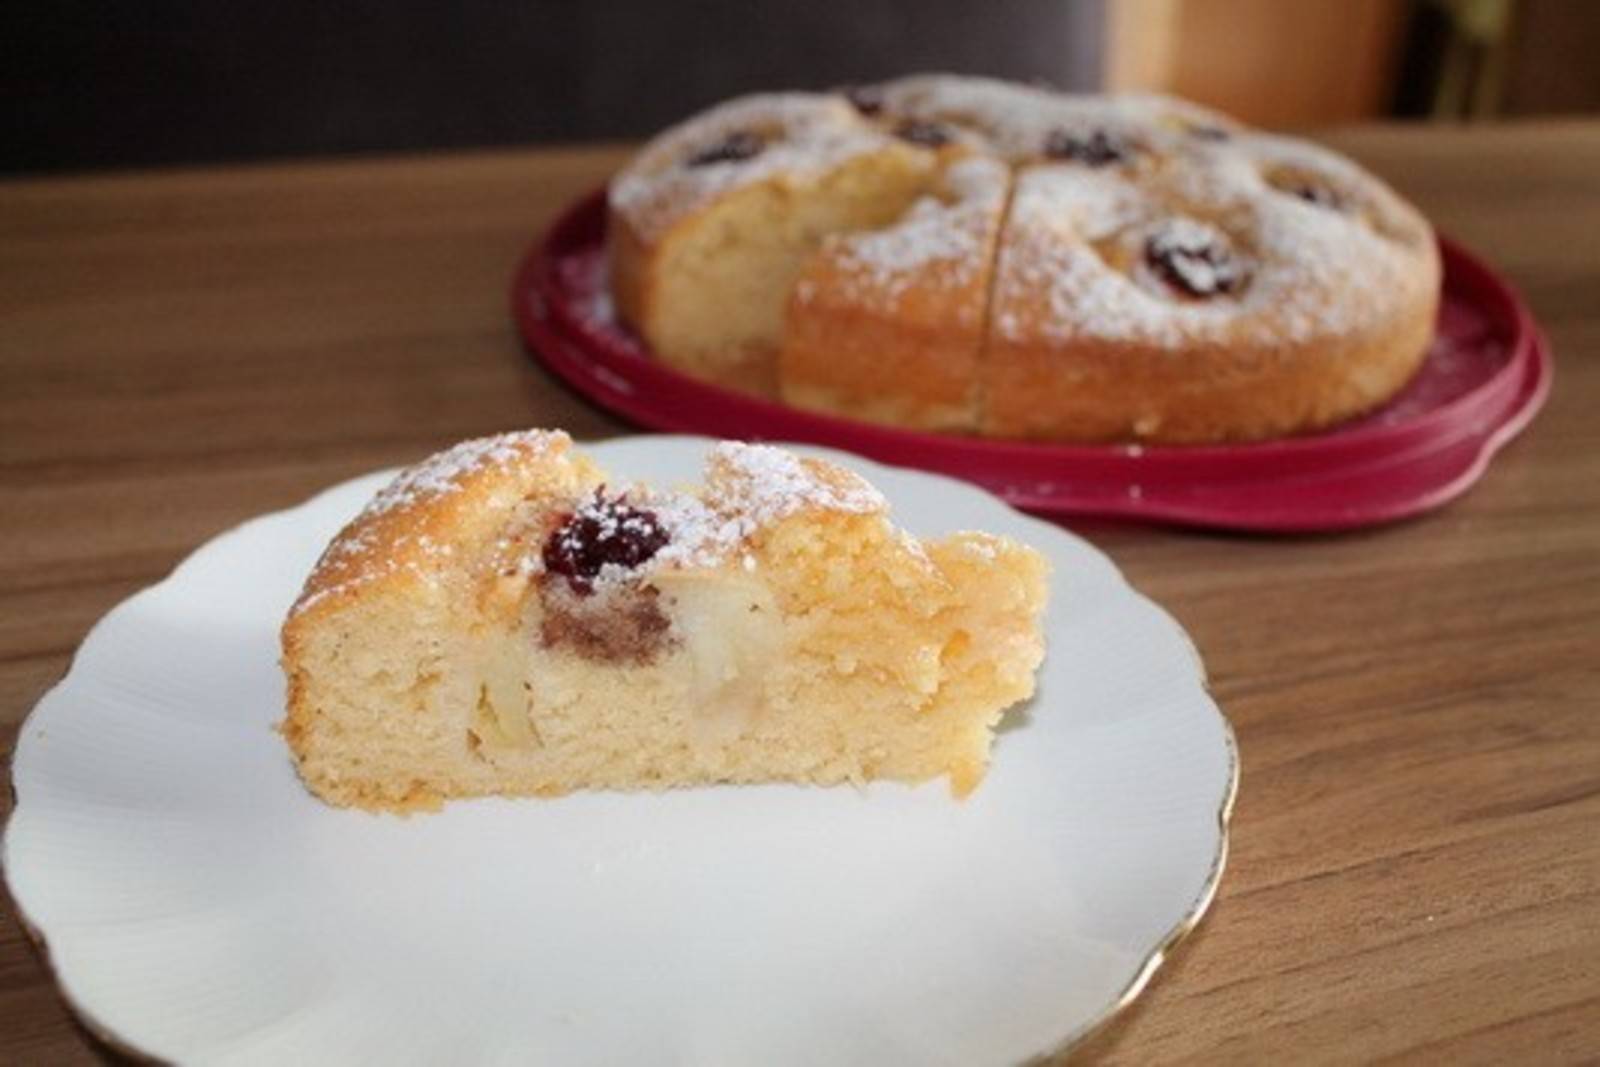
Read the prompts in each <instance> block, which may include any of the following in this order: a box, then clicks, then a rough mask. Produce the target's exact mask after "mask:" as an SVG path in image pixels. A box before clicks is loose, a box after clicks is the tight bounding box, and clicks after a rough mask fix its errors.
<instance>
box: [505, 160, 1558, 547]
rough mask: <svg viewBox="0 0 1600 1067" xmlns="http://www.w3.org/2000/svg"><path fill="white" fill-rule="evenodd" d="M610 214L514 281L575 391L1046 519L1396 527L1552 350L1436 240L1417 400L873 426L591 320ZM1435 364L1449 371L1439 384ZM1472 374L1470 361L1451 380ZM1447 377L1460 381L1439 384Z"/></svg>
mask: <svg viewBox="0 0 1600 1067" xmlns="http://www.w3.org/2000/svg"><path fill="white" fill-rule="evenodd" d="M605 214H606V208H605V192H604V190H597V191H595V192H593V193H591V194H589V195H587V196H585V197H583V198H581V199H580V200H578V201H577V202H575V203H574V204H573V205H572V206H571V207H569V208H568V209H567V211H565V212H564V213H563V214H562V215H561V216H560V217H558V218H557V219H556V220H555V222H554V223H553V224H552V225H551V227H550V228H549V230H547V231H546V233H545V234H544V235H543V236H542V237H541V238H540V239H539V240H538V241H537V242H535V244H534V245H533V247H532V248H531V249H530V250H529V251H528V253H527V255H526V256H525V257H524V258H523V260H522V262H521V264H520V265H519V266H518V268H517V271H516V275H515V277H514V279H513V282H512V290H511V304H512V312H513V315H514V316H515V318H516V321H517V324H518V327H519V328H520V330H521V332H522V336H523V339H524V341H525V342H526V344H527V346H528V348H529V351H530V352H531V353H532V354H533V355H534V356H535V357H536V358H537V359H538V360H539V361H540V362H541V363H543V364H544V366H546V367H547V368H549V369H550V370H551V371H552V372H553V373H555V374H556V375H557V376H558V377H560V378H561V379H563V380H564V381H566V382H567V384H568V385H570V386H571V387H572V388H573V389H575V390H576V391H577V392H578V393H580V394H582V395H583V396H585V397H587V398H588V399H589V400H591V401H593V402H594V403H596V404H598V405H600V406H601V407H603V408H605V409H607V410H609V411H612V412H614V413H616V414H618V415H621V416H623V417H624V418H626V419H629V420H630V421H633V422H636V423H638V424H640V425H642V426H646V427H649V428H651V429H655V430H663V431H670V432H676V433H703V434H709V435H713V436H718V437H734V438H744V439H760V440H768V441H789V442H798V443H806V444H819V445H831V446H833V447H836V448H844V449H847V450H849V451H853V452H857V453H860V454H861V455H864V456H869V457H871V458H873V459H876V460H879V461H881V462H885V463H894V464H899V465H901V466H907V467H918V468H922V469H924V470H932V471H940V472H943V473H946V474H951V475H954V476H956V477H958V478H963V479H965V480H967V481H971V482H974V483H976V484H978V485H980V486H983V487H984V488H986V489H989V490H990V491H992V492H994V493H995V494H997V495H998V496H1000V497H1001V498H1002V499H1004V500H1006V501H1007V502H1009V503H1011V504H1013V505H1015V506H1017V507H1019V508H1023V509H1025V510H1028V511H1033V512H1037V513H1040V514H1045V515H1052V516H1101V517H1117V518H1132V519H1140V520H1146V521H1163V522H1173V523H1181V524H1185V525H1194V526H1211V527H1218V528H1225V529H1236V530H1259V531H1284V532H1289V531H1318V530H1339V529H1349V528H1353V527H1359V526H1367V525H1373V524H1376V523H1382V522H1389V521H1392V520H1395V519H1400V518H1405V517H1407V516H1410V515H1415V514H1418V513H1420V512H1423V511H1427V510H1430V509H1432V508H1436V507H1439V506H1440V505H1442V504H1444V503H1445V502H1447V501H1449V500H1451V499H1453V498H1454V497H1456V496H1458V495H1460V494H1461V493H1462V492H1464V491H1465V490H1466V489H1467V488H1468V487H1469V486H1470V485H1472V483H1473V482H1475V481H1477V479H1478V478H1479V477H1481V476H1482V474H1483V472H1484V470H1485V469H1486V467H1487V465H1488V462H1489V460H1490V459H1491V458H1492V457H1493V455H1494V453H1495V452H1496V451H1497V450H1498V449H1499V448H1500V447H1501V446H1502V445H1504V444H1505V443H1506V442H1507V441H1509V440H1510V439H1511V438H1512V437H1513V436H1515V435H1516V434H1517V432H1518V431H1520V430H1521V429H1522V428H1523V427H1524V426H1526V425H1527V424H1528V422H1529V421H1530V420H1531V419H1532V418H1533V416H1534V415H1535V413H1537V411H1538V409H1539V407H1540V406H1541V405H1542V404H1543V402H1544V399H1545V397H1546V396H1547V395H1548V393H1549V389H1550V379H1551V376H1552V365H1551V360H1550V354H1549V349H1548V346H1547V345H1546V344H1545V342H1544V339H1543V337H1542V336H1541V335H1540V333H1539V330H1538V328H1537V326H1536V325H1535V324H1534V321H1533V318H1532V316H1531V315H1530V314H1529V312H1528V309H1527V307H1526V306H1525V305H1524V304H1523V302H1522V300H1521V298H1520V297H1519V296H1518V295H1517V294H1516V292H1515V291H1514V290H1513V289H1512V288H1511V287H1510V285H1509V284H1507V283H1506V281H1505V280H1504V279H1502V278H1501V277H1500V276H1499V275H1498V274H1496V273H1495V272H1494V271H1493V270H1491V269H1490V268H1489V267H1487V266H1486V265H1485V264H1484V263H1483V262H1482V261H1480V260H1478V259H1477V258H1476V257H1475V256H1473V255H1472V254H1471V253H1469V252H1467V251H1466V250H1465V249H1464V248H1462V247H1461V246H1459V245H1457V244H1455V243H1454V242H1452V241H1450V240H1447V239H1443V238H1441V239H1440V242H1439V245H1440V250H1441V253H1442V255H1443V261H1444V294H1443V299H1442V300H1441V309H1440V331H1441V332H1440V334H1439V335H1438V336H1437V337H1436V339H1435V346H1434V349H1433V351H1431V352H1430V354H1429V357H1428V360H1427V361H1426V363H1425V365H1424V369H1423V371H1422V372H1421V373H1420V374H1419V376H1418V377H1419V382H1418V383H1416V387H1415V388H1416V391H1415V392H1413V390H1409V389H1408V390H1407V392H1405V393H1402V394H1401V396H1400V397H1399V398H1397V399H1396V400H1395V401H1394V402H1392V403H1391V404H1390V405H1389V406H1387V407H1386V408H1385V409H1383V410H1381V411H1380V412H1377V413H1374V414H1372V415H1368V416H1363V417H1362V418H1361V419H1358V420H1354V421H1353V422H1350V423H1346V424H1343V425H1341V426H1338V427H1335V428H1333V429H1331V430H1327V431H1323V432H1321V433H1317V434H1310V435H1306V436H1300V437H1290V438H1283V439H1279V440H1273V441H1263V442H1255V443H1250V444H1229V445H1204V446H1190V445H1185V446H1161V445H1143V446H1140V445H1120V444H1114V445H1076V444H1051V443H1048V442H1032V441H1007V440H998V439H992V438H977V437H963V436H959V435H945V434H930V433H920V432H915V431H909V430H898V429H893V428H889V427H884V426H876V425H872V424H870V423H863V422H855V421H852V420H849V419H842V418H836V417H833V416H828V415H821V414H816V413H814V412H809V411H803V410H800V409H798V408H792V407H788V406H786V405H783V404H780V403H776V402H774V401H770V400H765V399H762V398H759V397H754V396H749V395H746V394H743V393H737V392H733V391H730V390H727V389H723V388H720V387H718V386H715V385H710V384H708V383H706V382H703V381H700V380H698V379H695V378H691V377H689V376H687V375H685V374H682V373H680V372H678V371H676V370H674V369H672V368H671V367H668V366H667V365H665V364H663V363H660V362H657V361H656V360H654V359H652V358H650V355H649V352H648V350H647V349H646V348H645V347H644V345H643V344H642V342H640V341H639V340H638V339H637V338H636V337H634V336H633V335H631V334H629V333H627V332H626V331H625V330H624V329H622V328H620V327H618V326H617V325H616V324H615V323H612V322H609V321H604V320H602V319H601V318H600V317H598V316H597V315H596V314H595V313H594V308H595V300H596V296H597V287H596V285H595V284H594V281H595V279H593V278H590V277H585V274H586V273H592V272H588V271H586V269H585V268H588V267H590V266H592V264H593V262H594V261H595V257H596V256H597V255H598V252H599V249H600V246H601V243H602V240H603V235H604V228H605ZM1491 346H1497V347H1491ZM1445 360H1450V361H1452V362H1451V364H1450V366H1451V367H1452V368H1456V369H1454V370H1451V371H1449V372H1446V371H1444V370H1439V372H1438V373H1437V374H1434V371H1435V369H1436V368H1443V367H1444V366H1445V363H1444V362H1443V361H1445ZM1436 361H1439V362H1436ZM1466 364H1473V366H1470V367H1467V369H1466V370H1461V369H1460V368H1461V367H1463V366H1465V365H1466ZM1451 373H1453V374H1457V375H1458V376H1459V377H1460V378H1461V379H1462V380H1464V381H1465V382H1466V383H1467V384H1466V385H1461V384H1459V383H1455V384H1449V379H1448V377H1447V376H1446V375H1447V374H1451ZM1430 374H1433V376H1434V378H1436V379H1437V380H1438V381H1439V382H1442V383H1447V386H1441V387H1442V388H1444V387H1447V388H1453V389H1457V390H1458V391H1457V392H1455V393H1453V394H1449V395H1446V396H1443V397H1441V398H1439V399H1438V400H1437V402H1435V401H1434V400H1431V399H1428V398H1427V397H1426V389H1427V388H1428V387H1429V386H1428V385H1427V384H1425V383H1423V382H1422V381H1421V379H1424V378H1425V377H1427V376H1428V375H1430Z"/></svg>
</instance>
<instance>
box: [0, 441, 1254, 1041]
mask: <svg viewBox="0 0 1600 1067" xmlns="http://www.w3.org/2000/svg"><path fill="white" fill-rule="evenodd" d="M706 444H707V443H706V442H705V441H704V440H702V439H697V438H672V437H667V438H661V437H639V438H632V439H628V440H621V441H616V442H611V443H606V444H601V445H598V446H595V447H594V448H593V449H592V452H593V454H594V455H595V456H596V457H597V458H598V459H599V460H600V462H601V463H602V464H604V465H605V466H607V467H608V468H609V469H610V470H611V471H613V472H614V473H616V474H618V475H620V476H630V477H640V478H650V479H654V480H662V481H667V482H680V481H685V480H690V479H693V478H695V477H697V475H698V473H699V468H700V460H701V456H702V454H703V452H704V450H705V448H706ZM817 451H820V450H817ZM835 458H839V459H841V460H843V461H844V462H846V463H848V464H850V465H852V466H854V467H856V468H857V469H859V470H862V471H863V472H864V473H865V474H866V475H867V476H868V477H869V478H871V479H872V480H873V481H874V482H875V483H876V484H877V485H878V486H879V487H880V488H881V489H883V491H884V492H885V493H886V494H887V496H888V497H889V499H890V500H891V501H892V502H893V504H894V509H895V511H894V513H895V516H896V518H897V519H898V520H899V521H900V522H901V523H902V524H904V525H905V526H907V527H908V528H910V529H911V530H913V531H915V532H917V533H919V534H934V533H940V532H943V531H948V530H954V529H961V528H980V529H984V530H990V531H994V532H998V533H1005V534H1011V535H1013V536H1016V537H1019V538H1022V539H1023V540H1026V541H1028V542H1029V543H1031V544H1033V545H1035V546H1037V547H1038V548H1039V549H1040V550H1042V551H1043V552H1045V553H1046V554H1047V555H1048V556H1049V557H1050V558H1051V559H1052V561H1053V562H1054V564H1055V579H1054V588H1053V590H1052V594H1051V596H1052V601H1051V607H1050V613H1049V618H1048V628H1049V654H1048V656H1047V658H1046V660H1045V665H1044V668H1043V671H1042V674H1041V677H1040V685H1039V693H1038V696H1037V697H1036V698H1035V699H1034V700H1033V701H1032V703H1031V704H1029V705H1028V706H1027V707H1025V708H1021V709H1016V710H1013V711H1012V712H1011V714H1010V716H1009V717H1008V720H1007V722H1008V724H1009V725H1008V726H1007V727H1006V728H1005V729H1003V731H1002V732H1001V734H1000V736H999V738H998V740H997V743H996V746H995V751H994V763H993V766H992V767H991V769H990V771H989V775H988V777H987V778H986V779H985V780H984V783H983V785H982V786H981V787H980V788H979V789H978V791H977V792H976V793H974V794H973V795H972V796H971V797H970V798H968V799H967V800H966V801H965V802H957V801H955V800H952V799H951V797H950V794H949V791H948V789H947V788H946V786H945V784H944V783H943V782H942V781H940V782H936V783H931V784H929V785H926V786H921V787H918V788H907V787H904V786H900V785H894V784H877V785H873V786H871V787H869V788H865V789H861V790H854V789H849V788H840V789H814V788H797V787H789V786H762V787H721V788H710V789H696V790H686V791H678V792H672V793H666V794H660V795H651V794H641V795H625V794H601V793H594V794H580V795H576V796H570V797H564V798H561V799H556V800H516V801H508V800H498V799H492V800H484V801H472V802H465V803H456V804H452V805H450V806H449V807H447V808H446V809H445V810H444V811H443V812H442V813H439V814H435V815H425V816H417V817H412V818H399V817H394V816H377V815H370V814H365V813H362V812H356V811H338V810H335V809H332V808H329V807H326V806H324V805H323V804H321V803H319V802H318V801H316V800H315V799H313V798H312V797H311V796H310V795H309V794H307V793H306V791H305V790H304V789H303V788H302V787H301V785H300V783H299V781H298V779H297V778H296V777H295V774H294V771H293V769H292V767H291V765H290V763H289V760H288V757H287V754H286V751H285V749H284V746H283V743H282V741H281V740H280V739H279V737H278V735H277V734H276V733H274V731H273V729H272V727H273V724H274V723H275V722H276V721H277V720H278V718H279V716H280V714H281V712H282V705H283V684H282V681H281V678H280V676H279V672H278V666H277V629H278V623H279V621H280V620H281V619H282V617H283V614H284V612H285V611H286V610H287V608H288V606H289V604H290V602H291V600H293V598H294V596H295V594H296V592H297V591H298V589H299V585H300V582H301V581H302V579H303V578H304V576H305V574H306V572H307V570H308V569H309V568H310V566H311V564H312V562H313V560H314V559H315V558H316V556H317V554H318V552H319V551H320V550H321V549H322V547H323V545H324V544H325V543H326V542H327V541H328V539H329V538H330V537H331V536H332V535H333V533H334V532H335V531H336V530H337V529H338V528H339V526H340V525H341V524H342V523H344V522H345V521H346V520H347V519H348V518H350V516H352V515H353V514H354V513H355V512H356V511H357V510H358V509H359V508H360V507H361V505H362V504H363V503H364V502H365V501H366V500H367V498H368V497H369V496H370V495H371V493H372V492H373V491H374V490H375V489H376V488H377V487H378V486H379V485H380V484H381V483H382V482H383V481H384V478H385V475H383V474H375V475H372V476H370V477H366V478H361V479H358V480H356V481H353V482H349V483H346V484H344V485H341V486H338V487H337V488H334V489H331V490H329V491H328V492H326V493H324V494H322V495H321V496H318V497H316V498H315V499H313V500H311V501H308V502H307V503H305V504H303V505H301V506H300V507H297V508H294V509H292V510H289V511H285V512H280V513H278V514H275V515H268V516H265V517H263V518H260V519H256V520H254V521H252V522H249V523H246V524H245V525H243V526H241V527H239V528H238V529H235V530H232V531H230V532H229V533H226V534H224V535H222V536H221V537H218V538H217V539H216V540H214V541H212V542H211V543H210V544H208V545H206V546H205V547H203V548H201V549H200V550H199V551H198V552H196V553H195V554H194V555H193V556H191V557H190V558H189V559H187V560H185V561H184V562H183V564H181V565H180V566H179V567H178V568H177V570H176V571H174V572H173V574H172V576H171V577H169V578H168V579H167V580H165V581H163V582H162V583H160V584H159V585H157V586H155V587H153V588H151V589H147V590H145V591H144V592H142V593H140V594H139V595H137V596H135V597H133V598H132V599H131V600H128V601H127V602H126V603H124V604H122V605H120V606H119V607H117V608H116V609H115V610H114V611H112V612H111V613H110V614H109V615H107V616H106V617H105V619H103V620H102V621H101V622H100V623H99V625H97V626H96V627H95V628H94V630H93V632H92V633H90V635H89V637H88V639H87V640H85V641H84V643H83V647H82V648H81V649H80V650H79V651H78V655H77V658H76V660H75V661H74V663H73V666H72V669H71V671H70V672H69V673H68V675H67V677H66V679H65V680H64V681H62V682H61V684H60V685H58V686H56V688H55V689H53V690H52V691H51V692H50V693H49V694H48V695H47V696H46V697H45V698H44V699H43V700H42V701H41V702H40V703H39V706H38V707H37V708H36V709H35V710H34V712H33V714H32V716H31V717H30V718H29V719H28V721H27V723H26V724H25V725H24V726H23V730H22V734H21V736H20V738H19V741H18V746H17V751H16V756H15V764H14V785H15V789H16V793H17V807H16V811H15V813H14V815H13V816H12V819H11V823H10V826H9V827H8V829H7V833H6V837H5V848H4V858H5V873H6V878H7V880H8V882H9V884H10V887H11V891H12V893H13V894H14V895H15V898H16V901H17V903H18V906H19V907H20V909H21V911H22V913H23V915H24V917H25V919H26V921H27V922H28V923H29V925H30V926H31V927H33V928H34V930H35V931H36V932H37V934H38V935H39V937H40V938H41V939H42V941H43V942H44V944H45V946H46V949H47V951H48V953H49V956H50V959H51V961H52V963H53V965H54V968H55V971H56V973H57V976H58V978H59V980H60V982H61V985H62V988H63V989H64V990H65V992H66V994H67V996H68V998H69V999H70V1000H71V1002H72V1003H73V1005H74V1006H75V1007H76V1008H77V1009H78V1011H79V1012H80V1013H81V1014H82V1015H83V1017H84V1018H85V1020H86V1021H87V1022H88V1023H89V1025H91V1026H92V1027H94V1028H95V1029H97V1030H99V1031H100V1032H102V1033H104V1034H106V1035H107V1036H108V1038H110V1039H111V1040H113V1041H114V1042H116V1043H118V1044H121V1045H125V1046H129V1047H131V1048H133V1049H135V1050H138V1051H140V1052H143V1053H145V1054H147V1055H150V1056H154V1057H157V1058H160V1059H166V1060H174V1061H179V1062H186V1063H187V1062H196V1063H201V1062H203V1063H228V1064H243V1063H252V1064H254V1063H260V1064H283V1063H296V1064H311V1063H335V1062H336V1063H384V1064H411V1063H416V1064H443V1063H449V1064H510V1063H560V1064H616V1063H639V1064H644V1063H649V1064H750V1063H761V1064H767V1065H785V1064H818V1063H826V1064H830V1065H834V1067H838V1065H845V1064H871V1065H874V1067H877V1065H887V1064H917V1065H925V1064H960V1065H963V1067H969V1065H975V1064H1007V1063H1016V1062H1021V1061H1026V1060H1028V1059H1030V1058H1032V1057H1036V1056H1040V1055H1045V1054H1049V1053H1051V1052H1053V1051H1056V1050H1060V1049H1062V1048H1064V1047H1067V1046H1069V1045H1070V1044H1072V1043H1073V1042H1074V1041H1077V1040H1079V1039H1081V1038H1082V1037H1083V1036H1084V1035H1085V1034H1086V1033H1087V1032H1088V1031H1089V1030H1090V1029H1092V1028H1093V1027H1094V1026H1095V1025H1097V1024H1098V1023H1099V1022H1102V1021H1104V1020H1105V1019H1106V1018H1108V1017H1109V1016H1110V1015H1111V1014H1112V1013H1113V1012H1114V1011H1115V1010H1116V1009H1117V1008H1118V1007H1120V1006H1122V1005H1124V1004H1126V1003H1127V1002H1128V1001H1129V1000H1131V999H1132V998H1133V996H1134V995H1135V994H1137V992H1138V991H1139V989H1140V988H1141V987H1142V986H1143V985H1144V983H1145V981H1146V980H1147V979H1148V978H1149V976H1150V974H1151V973H1152V972H1153V971H1154V969H1155V968H1156V966H1157V965H1159V963H1160V961H1161V958H1162V955H1163V953H1164V952H1165V951H1166V950H1167V949H1168V948H1169V947H1170V946H1171V945H1172V944H1173V943H1174V942H1175V941H1176V940H1177V938H1179V937H1180V936H1182V935H1183V934H1184V933H1185V932H1187V931H1188V930H1189V929H1190V928H1192V927H1193V925H1194V924H1195V922H1196V921H1198V919H1199V917H1200V915H1201V913H1202V912H1203V911H1204V910H1205V908H1206V905H1207V904H1208V903H1209V901H1210V899H1211V896H1212V894H1213V893H1214V892H1215V890H1216V885H1217V879H1218V877H1219V876H1220V873H1221V870H1222V863H1223V857H1224V854H1225V852H1226V845H1227V842H1226V823H1227V816H1228V810H1229V807H1230V804H1231V802H1232V797H1233V791H1234V787H1235V782H1236V777H1237V761H1236V759H1235V755H1234V748H1233V743H1232V738H1231V735H1230V732H1229V729H1228V726H1227V723H1226V721H1225V720H1224V719H1223V718H1222V716H1221V714H1220V713H1219V712H1218V710H1217V708H1216V706H1215V705H1214V704H1213V703H1212V701H1211V699H1210V698H1209V697H1208V696H1207V695H1206V691H1205V685H1204V678H1203V673H1202V668H1201V665H1200V662H1199V659H1198V657H1197V656H1196V655H1195V653H1194V650H1193V647H1192V646H1191V645H1190V643H1189V641H1188V638H1187V637H1186V636H1185V635H1184V633H1183V631H1182V630H1180V629H1179V628H1178V626H1177V625H1176V624H1175V623H1174V622H1173V621H1172V619H1171V618H1170V617H1168V616H1167V615H1166V614H1165V613H1164V612H1162V610H1161V609H1160V608H1158V607H1156V606H1155V605H1154V604H1152V603H1151V602H1150V601H1148V600H1146V599H1145V598H1144V597H1142V596H1140V595H1139V594H1138V593H1136V592H1134V591H1133V590H1132V589H1130V588H1129V587H1128V586H1127V585H1126V584H1125V583H1124V582H1123V580H1122V578H1121V576H1120V575H1119V574H1118V573H1117V570H1116V568H1115V567H1114V566H1113V565H1112V564H1111V562H1110V561H1109V560H1107V559H1106V557H1105V556H1103V555H1101V554H1100V553H1099V552H1097V551H1096V550H1095V549H1093V548H1091V547H1090V546H1089V545H1087V544H1085V543H1084V542H1083V541H1080V540H1079V539H1077V538H1075V537H1073V536H1072V535H1070V534H1068V533H1065V532H1063V531H1062V530H1060V529H1058V528H1057V527H1054V526H1051V525H1048V524H1046V523H1043V522H1039V521H1037V520H1034V519H1029V518H1026V517H1024V516H1022V515H1019V514H1017V513H1016V512H1014V511H1012V510H1010V509H1009V508H1007V507H1006V506H1005V505H1003V504H1001V503H999V502H997V501H996V500H994V499H993V498H991V497H989V496H987V495H985V494H984V493H982V492H981V491H979V490H976V489H973V488H971V487H969V486H966V485H964V484H962V483H960V482H956V481H952V480H950V479H947V478H943V477H938V476H934V475H929V474H921V473H915V472H912V471H907V470H899V469H894V468H889V467H882V466H878V465H876V464H873V463H869V462H866V461H863V460H858V459H855V458H853V457H845V456H839V455H837V454H835Z"/></svg>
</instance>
